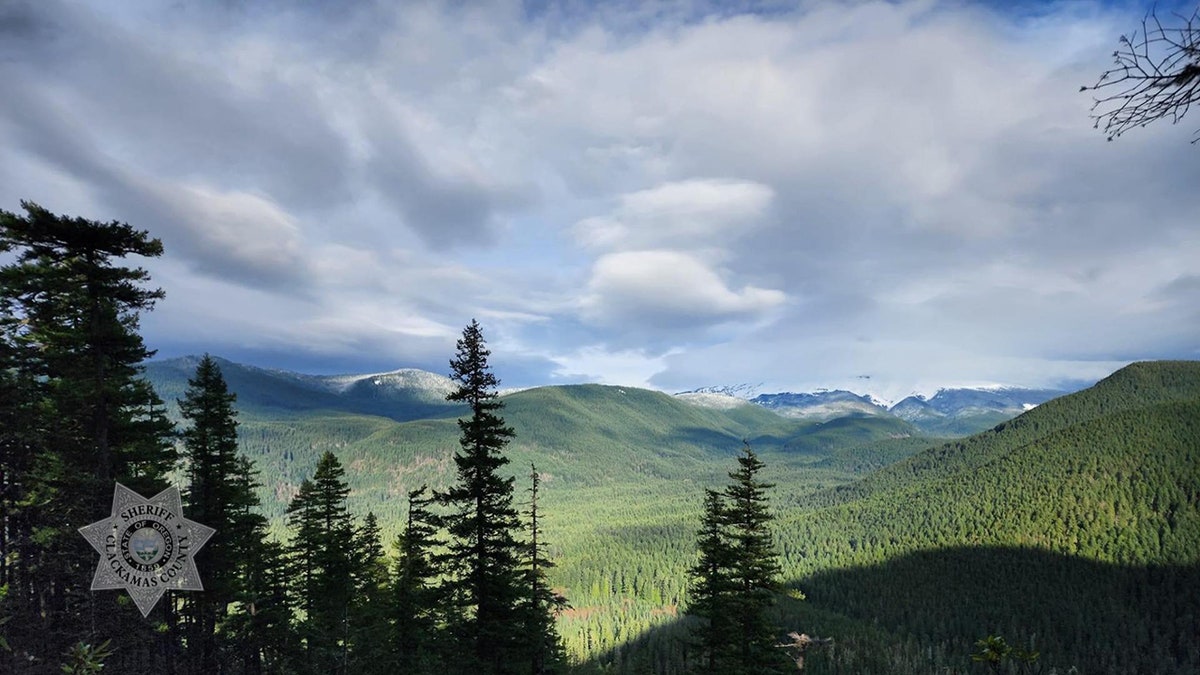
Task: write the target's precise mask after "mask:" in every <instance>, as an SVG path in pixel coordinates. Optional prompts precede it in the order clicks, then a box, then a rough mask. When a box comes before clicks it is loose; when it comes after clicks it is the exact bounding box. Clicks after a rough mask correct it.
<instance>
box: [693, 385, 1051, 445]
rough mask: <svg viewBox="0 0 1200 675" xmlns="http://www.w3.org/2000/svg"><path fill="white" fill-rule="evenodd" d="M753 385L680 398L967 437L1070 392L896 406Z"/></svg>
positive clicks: (907, 401)
mask: <svg viewBox="0 0 1200 675" xmlns="http://www.w3.org/2000/svg"><path fill="white" fill-rule="evenodd" d="M756 390H757V387H755V386H751V385H735V386H728V387H727V386H715V387H704V388H701V389H694V390H691V391H686V392H681V393H679V394H676V396H678V397H680V398H682V399H684V400H687V401H691V402H693V403H696V404H697V405H707V406H711V407H720V408H731V407H734V406H736V405H738V404H739V403H740V402H742V401H748V402H750V403H753V404H755V405H759V406H762V407H764V408H766V409H768V410H772V411H774V412H776V413H778V414H780V415H783V416H784V417H791V418H796V419H807V420H820V421H825V420H831V419H836V418H839V417H847V416H852V415H882V416H887V415H891V416H893V417H898V418H900V419H902V420H905V421H907V422H909V423H911V424H912V425H913V426H914V427H916V428H917V429H919V430H920V431H921V432H923V433H926V434H929V435H934V436H965V435H968V434H972V433H975V432H978V431H983V430H984V429H988V428H991V427H993V426H995V425H997V424H999V423H1000V422H1003V421H1004V420H1007V419H1011V418H1013V417H1016V416H1017V415H1020V414H1021V413H1023V412H1025V411H1027V410H1030V409H1031V408H1033V407H1034V406H1036V405H1039V404H1041V403H1045V402H1046V401H1049V400H1050V399H1052V398H1057V397H1059V396H1063V395H1065V394H1068V393H1070V391H1067V390H1062V389H1026V388H1021V387H983V388H962V387H959V388H945V389H939V390H938V391H937V392H936V393H935V394H934V395H933V396H930V397H925V396H924V395H920V394H914V395H912V396H908V397H906V398H904V399H902V400H901V401H899V402H897V403H895V404H894V405H889V404H888V403H887V402H886V401H883V400H881V399H878V398H876V397H874V396H871V395H870V394H857V393H854V392H851V391H846V390H844V389H833V390H829V389H820V390H817V391H813V392H800V393H796V392H782V393H776V394H759V393H757V391H756Z"/></svg>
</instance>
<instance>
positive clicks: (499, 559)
mask: <svg viewBox="0 0 1200 675" xmlns="http://www.w3.org/2000/svg"><path fill="white" fill-rule="evenodd" d="M490 355H491V352H490V351H488V349H487V347H486V343H485V341H484V338H483V331H482V330H481V329H480V327H479V323H478V322H476V321H475V320H472V321H471V323H470V324H469V325H468V326H467V327H466V328H465V329H463V334H462V338H460V339H459V340H458V343H457V353H456V356H455V358H454V359H452V360H451V361H450V369H451V375H450V377H451V378H452V379H453V380H454V382H455V383H457V385H458V387H457V389H455V391H453V392H451V393H450V394H449V395H447V396H446V399H447V400H449V401H455V402H461V403H465V404H467V406H468V408H469V412H470V416H469V417H467V418H465V419H459V420H458V426H459V430H460V432H461V435H460V438H459V444H460V446H461V449H460V450H459V452H457V453H455V455H454V464H455V467H456V469H457V481H456V482H455V484H454V485H453V486H451V487H450V488H449V489H448V490H447V491H446V492H445V493H441V494H440V495H439V501H441V502H442V503H443V504H444V505H446V506H447V507H448V508H449V513H447V514H446V515H445V517H444V518H445V521H444V522H445V526H446V531H447V534H448V535H449V541H448V542H447V552H446V554H445V555H444V556H441V558H440V559H441V560H442V561H444V563H445V564H446V571H447V572H448V573H449V577H448V579H447V583H446V585H445V586H444V587H443V588H444V591H443V596H444V597H445V598H446V599H447V600H448V601H449V602H451V603H452V606H453V610H454V614H453V615H452V616H451V617H450V624H451V626H450V628H451V632H452V637H453V638H454V639H455V640H456V641H457V642H458V643H459V644H460V645H461V646H462V648H463V650H462V653H461V654H459V658H458V661H459V662H458V663H457V664H455V666H456V670H457V672H463V673H487V674H489V675H490V674H496V675H499V674H507V673H517V672H520V673H524V672H526V670H527V668H523V667H521V665H520V664H521V663H522V660H523V657H526V656H528V654H529V651H530V650H529V644H530V639H529V636H526V635H523V634H522V633H521V631H518V630H513V628H514V626H518V625H520V621H519V620H520V617H521V609H520V605H521V602H522V598H523V597H524V581H523V575H522V574H521V570H520V564H521V556H522V553H523V549H522V544H521V542H520V541H518V539H517V533H518V532H520V529H521V523H520V520H519V517H518V514H517V510H516V508H515V507H514V506H513V478H512V477H511V476H503V475H501V474H500V469H502V468H503V467H504V466H505V465H506V464H508V458H507V457H505V456H504V448H505V446H506V445H507V444H508V442H509V440H510V439H512V438H513V436H514V435H515V434H514V432H513V430H512V428H510V427H508V426H506V425H505V423H504V419H503V418H501V417H500V415H499V412H500V411H501V410H502V409H503V407H504V404H503V402H501V401H500V400H498V398H499V397H498V394H497V393H496V388H497V387H498V386H499V384H500V382H499V380H498V379H496V376H495V375H494V374H492V372H491V368H490V366H489V365H488V356H490ZM526 663H528V662H527V661H526Z"/></svg>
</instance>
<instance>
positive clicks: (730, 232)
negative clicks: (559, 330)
mask: <svg viewBox="0 0 1200 675" xmlns="http://www.w3.org/2000/svg"><path fill="white" fill-rule="evenodd" d="M773 197H774V191H773V190H772V189H771V188H770V187H769V186H767V185H763V184H761V183H755V182H753V181H741V180H729V179H691V180H683V181H675V182H669V183H663V184H661V185H657V186H655V187H653V188H649V189H646V190H638V191H636V192H631V193H628V194H624V195H622V196H621V198H620V204H619V206H618V207H617V208H616V210H615V211H614V212H613V213H611V214H610V215H608V216H603V217H593V218H587V219H584V220H582V221H580V222H579V223H577V224H576V225H575V233H576V237H577V239H578V240H579V242H580V243H581V244H583V245H585V246H587V247H589V248H596V249H630V248H649V247H654V246H668V247H671V246H673V247H705V246H713V245H717V244H721V243H724V242H726V241H728V240H730V239H732V238H735V237H736V236H737V235H739V234H741V233H743V232H744V231H746V230H747V229H748V228H752V227H754V226H755V225H758V224H761V221H762V218H763V216H764V215H765V213H766V211H767V208H768V207H769V206H770V204H771V200H772V198H773Z"/></svg>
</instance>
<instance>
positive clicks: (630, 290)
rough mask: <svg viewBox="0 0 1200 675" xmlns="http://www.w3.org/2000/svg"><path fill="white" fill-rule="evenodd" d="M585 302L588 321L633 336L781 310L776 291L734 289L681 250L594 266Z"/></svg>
mask: <svg viewBox="0 0 1200 675" xmlns="http://www.w3.org/2000/svg"><path fill="white" fill-rule="evenodd" d="M588 291H589V292H588V295H586V296H585V297H584V299H583V303H582V309H583V315H584V317H585V318H586V319H587V320H589V321H592V322H594V323H597V324H601V325H609V326H614V325H616V326H621V327H622V328H623V329H625V330H628V331H630V332H631V333H654V332H657V331H662V330H676V331H692V330H699V329H702V328H704V327H706V326H708V325H711V324H716V323H723V322H727V321H737V320H747V321H752V320H754V319H756V318H758V317H761V316H762V315H763V314H764V313H766V312H767V311H769V310H771V309H774V308H776V307H779V306H780V305H782V304H783V303H784V301H785V300H786V296H785V295H784V294H783V293H782V292H781V291H778V290H773V289H766V288H758V287H755V286H744V287H742V288H741V289H736V290H735V289H733V288H730V286H729V285H728V284H727V283H726V282H725V280H724V279H722V278H721V276H720V275H719V274H718V273H717V272H716V271H714V270H713V269H712V268H711V267H709V266H708V265H706V264H705V263H704V262H703V261H701V260H699V259H697V258H695V257H693V256H691V255H688V254H686V253H680V252H677V251H661V250H659V251H626V252H620V253H610V254H607V255H604V256H602V257H601V258H600V259H599V260H597V261H596V264H595V266H594V267H593V270H592V278H591V281H590V282H589V283H588Z"/></svg>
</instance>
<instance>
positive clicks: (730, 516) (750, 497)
mask: <svg viewBox="0 0 1200 675" xmlns="http://www.w3.org/2000/svg"><path fill="white" fill-rule="evenodd" d="M737 461H738V468H737V469H736V470H735V471H733V472H732V473H730V474H729V477H730V478H731V479H733V482H732V483H730V484H729V485H728V486H726V488H725V499H726V503H727V504H728V509H727V510H726V514H725V523H726V525H727V526H728V528H729V529H728V532H729V537H730V539H729V543H730V545H731V546H730V549H731V550H730V552H731V554H732V560H731V565H730V576H729V580H730V581H731V582H732V585H733V588H732V596H731V598H730V603H729V607H728V609H729V612H730V618H731V620H732V623H733V634H734V640H735V649H734V654H733V657H734V663H735V668H734V669H731V670H730V671H729V672H730V673H746V674H747V675H750V674H751V673H754V674H758V673H768V672H772V671H773V670H778V669H779V667H780V664H781V660H780V653H779V650H778V649H776V648H775V642H776V641H775V630H774V628H773V627H772V625H771V622H770V619H769V617H768V616H767V612H768V609H769V608H770V607H771V605H773V604H774V601H775V597H776V593H777V592H778V589H779V574H780V567H779V555H778V554H777V553H776V552H775V544H774V541H773V538H772V535H771V522H772V521H773V520H774V517H773V516H772V515H771V512H770V509H769V500H768V497H767V491H768V490H770V489H771V488H773V487H775V486H774V484H772V483H766V482H763V481H762V480H760V479H759V477H758V474H759V472H760V471H762V469H763V466H764V465H763V463H762V461H761V460H759V459H758V456H757V455H755V454H754V451H753V450H752V449H751V448H750V445H749V444H745V445H743V446H742V454H741V455H740V456H739V457H738V458H737Z"/></svg>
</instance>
